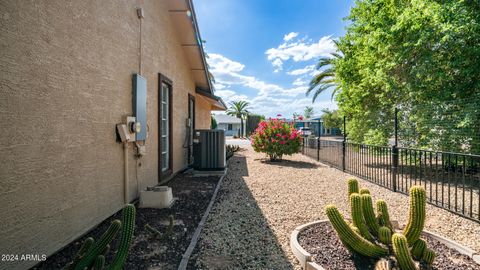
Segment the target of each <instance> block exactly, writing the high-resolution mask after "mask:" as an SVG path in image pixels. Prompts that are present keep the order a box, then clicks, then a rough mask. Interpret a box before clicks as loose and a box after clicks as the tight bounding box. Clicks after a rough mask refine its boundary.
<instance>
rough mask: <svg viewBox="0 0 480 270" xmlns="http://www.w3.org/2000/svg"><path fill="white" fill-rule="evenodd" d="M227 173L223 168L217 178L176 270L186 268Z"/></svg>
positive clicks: (226, 169)
mask: <svg viewBox="0 0 480 270" xmlns="http://www.w3.org/2000/svg"><path fill="white" fill-rule="evenodd" d="M227 173H228V168H227V167H226V168H225V171H224V172H223V174H222V176H221V177H220V180H218V183H217V186H216V187H215V191H214V192H213V195H212V198H211V199H210V202H209V203H208V206H207V209H206V210H205V213H204V214H203V217H202V219H201V220H200V222H199V223H198V226H197V228H196V229H195V233H194V234H193V237H192V240H191V241H190V244H189V245H188V248H187V250H186V251H185V253H184V254H183V255H182V260H181V261H180V264H179V265H178V270H185V269H187V265H188V261H189V260H190V256H191V255H192V253H193V250H194V249H195V246H196V245H197V242H198V237H199V236H200V233H201V232H202V229H203V227H204V226H205V221H206V220H207V217H208V215H209V214H210V210H212V206H213V204H214V203H215V199H216V198H217V194H218V191H219V190H220V186H221V185H222V182H223V179H224V178H225V176H226V175H227Z"/></svg>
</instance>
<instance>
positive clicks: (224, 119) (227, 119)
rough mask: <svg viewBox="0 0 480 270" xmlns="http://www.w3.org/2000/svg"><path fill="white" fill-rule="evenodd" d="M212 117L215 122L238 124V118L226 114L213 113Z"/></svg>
mask: <svg viewBox="0 0 480 270" xmlns="http://www.w3.org/2000/svg"><path fill="white" fill-rule="evenodd" d="M213 118H215V120H216V121H217V124H240V123H241V122H240V118H237V117H234V116H230V115H226V114H214V115H213Z"/></svg>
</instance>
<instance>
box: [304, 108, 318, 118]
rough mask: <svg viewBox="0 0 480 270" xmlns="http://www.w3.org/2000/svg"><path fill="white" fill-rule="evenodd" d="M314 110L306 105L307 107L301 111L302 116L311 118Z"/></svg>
mask: <svg viewBox="0 0 480 270" xmlns="http://www.w3.org/2000/svg"><path fill="white" fill-rule="evenodd" d="M314 112H315V110H314V109H313V107H311V106H307V107H305V110H304V111H303V116H304V117H305V118H311V117H312V116H313V113H314Z"/></svg>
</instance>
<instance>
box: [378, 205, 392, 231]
mask: <svg viewBox="0 0 480 270" xmlns="http://www.w3.org/2000/svg"><path fill="white" fill-rule="evenodd" d="M376 204H377V219H378V223H379V224H380V226H386V227H388V228H389V229H390V230H391V231H392V232H393V226H392V223H391V222H390V215H389V214H388V208H387V203H386V202H385V201H384V200H377V202H376Z"/></svg>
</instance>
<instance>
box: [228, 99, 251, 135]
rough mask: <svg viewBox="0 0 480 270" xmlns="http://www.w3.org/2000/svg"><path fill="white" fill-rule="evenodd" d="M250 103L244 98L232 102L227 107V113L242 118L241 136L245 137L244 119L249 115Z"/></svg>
mask: <svg viewBox="0 0 480 270" xmlns="http://www.w3.org/2000/svg"><path fill="white" fill-rule="evenodd" d="M249 105H250V103H248V102H247V101H244V100H240V101H232V102H230V107H229V108H228V109H227V112H226V113H227V115H230V116H235V117H237V118H240V126H241V128H240V137H243V135H244V134H243V129H244V128H243V119H244V118H245V117H246V116H247V115H248V113H249V111H248V106H249Z"/></svg>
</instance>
